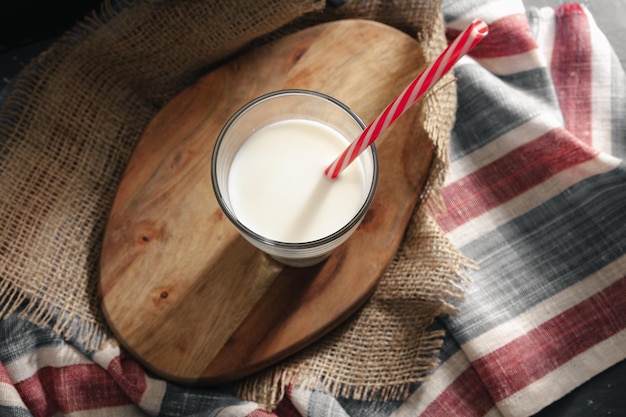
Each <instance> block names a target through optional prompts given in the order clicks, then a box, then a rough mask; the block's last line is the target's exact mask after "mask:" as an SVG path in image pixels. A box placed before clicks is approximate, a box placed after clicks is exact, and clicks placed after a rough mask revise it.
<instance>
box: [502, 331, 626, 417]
mask: <svg viewBox="0 0 626 417" xmlns="http://www.w3.org/2000/svg"><path fill="white" fill-rule="evenodd" d="M624 346H626V330H622V331H621V332H619V333H616V334H615V335H614V336H612V337H610V338H608V339H605V340H603V341H602V342H600V343H598V344H596V345H594V346H593V347H592V348H590V349H588V350H587V351H585V352H583V353H581V354H580V355H578V356H576V357H574V358H572V359H571V360H569V361H568V362H566V363H565V364H564V365H563V366H561V367H559V368H557V369H555V370H554V371H552V372H550V373H549V374H547V375H546V376H544V377H543V378H541V379H539V380H537V381H535V382H533V383H531V384H529V385H528V386H526V387H525V388H523V389H521V390H519V391H517V392H516V393H515V394H513V395H511V396H509V397H507V398H505V399H504V400H502V401H500V402H499V403H498V404H497V405H498V408H499V409H500V410H501V411H502V414H503V415H504V417H521V416H529V415H532V414H535V413H537V412H538V411H540V410H541V409H543V408H545V407H547V406H548V405H550V404H551V403H552V402H553V401H554V400H555V399H558V398H561V397H563V396H564V395H565V394H567V393H569V392H570V391H572V390H573V389H574V388H577V387H578V386H579V385H580V384H581V382H584V381H581V380H583V379H584V380H586V379H587V375H597V374H599V373H600V372H602V371H604V370H605V369H608V368H609V367H611V366H613V365H615V364H617V363H618V362H620V361H621V360H623V358H624Z"/></svg>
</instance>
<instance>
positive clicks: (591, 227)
mask: <svg viewBox="0 0 626 417" xmlns="http://www.w3.org/2000/svg"><path fill="white" fill-rule="evenodd" d="M443 12H444V16H445V19H446V23H447V30H448V34H449V35H450V37H451V38H453V37H454V36H455V35H456V34H458V33H459V31H460V30H462V29H463V28H464V27H466V26H467V24H469V22H470V21H471V20H472V19H474V18H481V19H483V20H484V21H485V22H487V23H488V24H489V26H490V35H489V36H488V38H487V39H485V40H484V41H483V42H482V43H481V44H479V46H478V47H477V48H476V49H475V50H474V51H473V53H472V56H471V57H466V58H464V59H463V60H462V61H461V62H459V63H458V65H457V66H456V67H455V72H456V76H457V78H458V104H459V107H458V112H457V122H456V125H455V128H454V131H453V141H452V151H451V152H452V154H451V158H452V161H453V162H452V167H451V172H450V173H449V175H448V177H447V182H446V186H445V188H444V189H443V198H444V200H445V203H446V211H445V212H443V213H441V215H440V216H439V217H438V221H439V223H440V225H441V226H442V227H443V228H444V230H445V231H446V232H447V234H448V236H449V238H450V240H451V241H452V242H453V243H454V244H455V245H457V247H459V248H460V249H461V251H462V252H463V253H464V254H465V255H467V256H468V257H469V258H471V259H474V260H475V261H476V262H477V264H478V267H479V268H478V269H476V270H475V271H471V272H470V278H471V284H470V285H469V288H468V291H467V297H466V300H465V301H464V302H463V304H462V305H461V306H460V312H459V314H458V315H457V316H455V317H441V318H440V320H438V322H437V323H435V326H439V327H442V328H445V329H447V336H446V340H445V343H444V348H443V349H442V351H441V361H442V362H441V365H440V366H439V367H438V368H437V369H436V370H435V371H434V372H433V374H432V376H431V378H430V379H429V380H428V381H427V382H425V383H423V384H421V385H416V386H415V387H414V390H413V393H412V395H411V396H410V398H409V399H408V400H407V401H405V402H403V403H399V402H393V401H388V402H377V401H372V402H365V401H354V400H348V399H344V398H333V397H331V396H329V395H326V394H324V393H321V392H317V391H306V390H301V389H292V388H291V387H288V388H287V390H286V395H285V397H284V398H283V400H282V401H281V402H280V403H279V404H278V406H277V408H276V409H275V410H274V411H273V412H272V413H270V412H267V411H264V410H263V409H262V408H261V407H260V406H259V405H258V404H255V403H251V402H246V401H243V400H241V399H239V398H237V397H236V396H235V395H234V393H233V392H232V390H231V388H230V387H229V386H221V387H218V388H212V389H195V388H194V389H192V388H188V387H182V386H178V385H175V384H172V383H169V382H166V381H163V380H161V379H158V378H155V377H154V376H151V375H150V374H148V373H146V372H145V371H144V370H143V369H142V368H141V367H140V366H139V365H138V364H137V363H136V362H135V361H134V360H133V359H132V358H130V357H127V356H125V355H124V354H122V353H121V352H120V350H119V349H118V348H116V347H107V348H104V349H102V350H99V351H96V352H92V351H86V350H84V349H82V348H81V347H80V346H79V345H77V344H76V343H73V342H72V341H66V340H62V339H60V338H59V337H58V336H57V335H56V334H55V333H54V332H53V331H52V330H51V329H46V328H43V329H42V328H38V327H35V326H33V325H32V324H30V323H28V322H26V321H24V320H21V319H19V317H18V316H13V317H11V318H9V319H8V320H5V321H2V322H0V334H1V337H0V415H2V416H16V417H18V416H19V417H22V416H37V417H39V416H41V417H43V416H56V415H68V416H74V417H83V416H85V417H87V416H147V415H150V416H157V415H158V416H180V417H182V416H216V417H236V416H248V417H255V416H256V417H260V416H266V417H267V416H280V417H297V416H322V415H323V416H349V415H352V416H366V415H367V416H393V417H403V416H411V417H412V416H444V415H445V416H448V415H449V416H457V415H459V416H461V415H462V416H487V415H488V416H494V417H495V416H528V415H532V414H534V413H536V412H538V411H539V410H541V409H542V408H544V407H545V406H547V405H549V404H550V403H552V402H554V401H555V400H557V399H559V398H561V397H562V396H564V395H565V394H566V393H567V392H569V391H570V390H572V389H573V388H575V387H577V386H579V385H580V384H582V383H583V382H585V381H587V380H588V379H589V378H591V377H593V376H594V375H597V374H598V373H600V372H601V371H603V370H605V369H607V368H609V367H611V366H612V365H614V364H616V363H618V362H620V361H622V360H624V359H625V358H626V297H624V294H626V292H625V291H626V273H625V271H626V207H625V206H626V167H625V166H624V164H623V163H622V159H623V158H624V156H625V155H626V122H625V120H626V77H625V74H624V71H623V68H622V67H621V66H620V64H619V61H618V60H617V57H616V56H615V55H614V54H613V52H612V48H611V47H610V45H609V44H608V42H607V40H606V39H605V38H604V36H603V35H602V33H601V32H600V31H599V30H598V28H597V27H596V26H595V23H594V21H593V19H592V17H591V16H590V14H589V13H588V11H587V10H586V9H585V8H584V7H582V6H580V5H577V4H567V5H564V6H562V7H560V8H558V9H556V10H553V9H548V8H544V9H541V10H538V9H532V10H525V9H524V7H523V5H522V3H521V1H511V0H491V1H488V0H464V1H453V0H444V1H443Z"/></svg>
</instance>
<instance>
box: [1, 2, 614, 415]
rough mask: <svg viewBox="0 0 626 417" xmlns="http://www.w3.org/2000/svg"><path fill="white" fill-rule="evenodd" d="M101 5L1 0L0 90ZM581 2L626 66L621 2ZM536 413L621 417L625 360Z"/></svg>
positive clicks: (542, 4)
mask: <svg viewBox="0 0 626 417" xmlns="http://www.w3.org/2000/svg"><path fill="white" fill-rule="evenodd" d="M523 1H524V4H525V5H526V6H527V7H529V6H536V7H543V6H550V7H558V6H559V5H561V4H564V3H568V2H567V1H564V0H523ZM100 3H101V1H95V0H82V1H73V2H72V1H65V2H62V3H57V2H48V1H43V0H21V1H19V2H11V3H10V4H8V5H7V4H6V2H5V4H4V5H3V9H4V10H2V11H0V90H2V88H3V87H4V86H6V85H7V84H8V83H9V82H10V80H11V79H12V78H13V77H14V76H15V75H16V74H17V73H18V72H19V71H20V70H21V69H22V68H23V67H24V66H25V65H26V64H27V63H28V61H29V60H30V59H31V58H33V57H34V56H36V55H38V54H39V53H40V52H42V51H44V50H46V49H47V48H48V47H49V46H50V45H51V44H52V42H54V40H55V39H56V38H57V37H58V36H59V35H61V34H62V33H63V32H64V31H66V30H67V29H69V28H71V27H72V26H73V25H74V24H75V23H76V22H78V21H79V20H81V19H82V18H83V17H84V16H85V15H87V14H89V13H90V12H91V11H92V10H94V9H97V8H98V7H99V5H100ZM580 3H582V4H584V5H585V6H586V7H587V8H588V9H589V10H590V12H591V14H592V16H593V17H594V19H595V20H596V23H597V24H598V26H599V27H600V29H601V30H602V31H603V33H604V34H605V35H606V37H607V38H608V39H609V41H610V42H611V44H612V45H613V48H614V49H615V51H616V53H617V54H618V56H619V57H620V60H621V62H622V66H624V67H625V68H626V43H625V42H624V41H623V39H625V38H626V21H625V20H624V16H623V10H624V8H625V7H626V0H593V1H591V0H586V1H581V2H580ZM59 9H62V10H61V11H59ZM58 13H60V14H58ZM51 16H54V18H51ZM625 348H626V347H625ZM537 416H538V417H578V416H580V417H583V416H584V417H589V416H593V417H595V416H612V417H613V416H626V361H622V362H621V363H619V364H617V365H615V366H613V367H612V368H610V369H608V370H606V371H604V372H602V373H601V374H599V375H598V376H596V377H595V378H593V379H591V380H590V381H588V382H587V383H585V384H583V385H581V386H580V387H578V388H577V389H575V390H574V391H572V392H571V393H570V394H568V395H566V396H565V397H563V398H562V399H561V400H559V401H557V402H555V403H554V404H552V405H551V406H549V407H547V408H545V409H544V410H542V411H541V412H540V413H538V414H537Z"/></svg>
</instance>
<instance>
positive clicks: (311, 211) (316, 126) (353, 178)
mask: <svg viewBox="0 0 626 417" xmlns="http://www.w3.org/2000/svg"><path fill="white" fill-rule="evenodd" d="M348 145H349V142H348V140H347V139H346V138H344V137H343V136H342V135H340V134H339V133H337V132H336V131H334V130H333V129H331V128H329V127H328V126H326V125H324V124H321V123H318V122H314V121H309V120H298V119H296V120H285V121H281V122H277V123H274V124H270V125H269V126H266V127H264V128H263V129H260V130H259V131H257V132H255V133H254V134H253V135H252V136H250V138H249V139H248V140H247V141H246V142H245V143H244V145H243V146H242V147H241V149H240V150H239V151H238V152H237V154H236V155H235V158H234V161H233V164H232V166H231V169H230V173H229V178H228V181H229V183H228V192H229V195H230V200H231V204H232V207H233V210H234V212H235V214H236V216H237V218H238V219H239V221H240V222H241V223H243V224H244V225H245V226H246V227H248V228H249V229H251V230H253V231H254V232H256V233H258V234H260V235H262V236H264V237H266V238H269V239H272V240H276V241H281V242H291V243H296V242H309V241H312V240H317V239H320V238H323V237H325V236H328V235H330V234H332V233H334V232H336V231H337V230H339V229H340V228H341V227H343V226H344V225H345V224H347V223H348V222H349V221H350V220H351V219H352V218H353V217H354V215H355V214H356V213H357V211H358V210H359V208H360V207H361V206H362V205H363V202H364V200H365V198H366V196H367V191H368V188H367V187H368V184H366V182H365V176H364V171H363V167H362V165H361V162H360V161H359V160H358V159H357V160H355V161H354V162H352V163H351V164H350V165H349V166H348V167H347V168H346V169H345V170H344V171H343V172H342V173H341V175H339V177H338V178H336V179H329V178H327V177H326V176H325V175H324V170H325V169H326V167H327V166H328V165H329V164H330V163H332V161H333V160H334V159H335V158H336V157H337V156H339V155H340V154H341V152H343V150H344V149H345V148H346V147H347V146H348Z"/></svg>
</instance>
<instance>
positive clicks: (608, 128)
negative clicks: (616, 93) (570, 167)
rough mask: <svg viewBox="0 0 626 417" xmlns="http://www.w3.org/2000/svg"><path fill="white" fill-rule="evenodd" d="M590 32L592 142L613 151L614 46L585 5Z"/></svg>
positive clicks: (607, 151) (603, 149)
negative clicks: (612, 60) (591, 46)
mask: <svg viewBox="0 0 626 417" xmlns="http://www.w3.org/2000/svg"><path fill="white" fill-rule="evenodd" d="M583 10H584V11H585V15H586V16H587V20H588V21H589V29H590V32H591V33H590V36H591V44H592V45H593V48H592V50H591V65H592V67H591V140H592V146H593V147H594V148H596V149H598V150H600V151H602V152H606V153H609V154H610V153H612V146H611V137H612V133H613V132H612V124H611V118H612V116H613V114H612V112H611V96H612V91H611V90H612V87H613V83H612V67H611V65H610V64H609V63H610V62H611V59H612V58H613V49H612V48H611V45H610V44H609V41H608V40H607V39H606V37H605V36H604V34H603V33H602V32H601V31H600V29H599V28H598V26H597V25H596V23H595V20H594V19H593V17H592V16H591V15H590V13H589V10H587V8H586V7H584V6H583Z"/></svg>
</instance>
